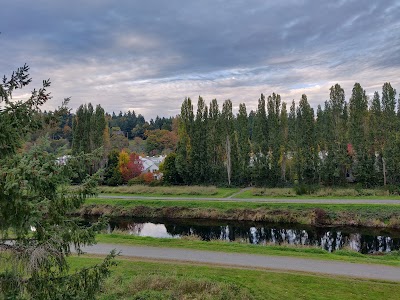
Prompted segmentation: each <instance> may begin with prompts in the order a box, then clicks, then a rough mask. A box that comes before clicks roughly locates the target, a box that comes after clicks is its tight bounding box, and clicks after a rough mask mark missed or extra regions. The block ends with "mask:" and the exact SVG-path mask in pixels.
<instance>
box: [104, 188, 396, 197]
mask: <svg viewBox="0 0 400 300" xmlns="http://www.w3.org/2000/svg"><path fill="white" fill-rule="evenodd" d="M98 190H99V193H102V194H114V195H132V196H153V197H157V196H158V197H215V198H226V197H229V196H231V195H233V194H235V198H242V199H244V198H319V199H320V198H327V199H400V196H398V195H390V193H389V191H388V190H385V189H361V188H329V187H322V188H319V189H316V190H315V191H313V192H312V193H311V194H305V195H297V194H296V191H295V189H293V188H255V187H253V188H249V189H245V190H242V191H241V189H240V188H220V187H215V186H154V187H151V186H147V185H132V186H115V187H111V186H100V187H99V188H98Z"/></svg>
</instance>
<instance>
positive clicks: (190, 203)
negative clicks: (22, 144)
mask: <svg viewBox="0 0 400 300" xmlns="http://www.w3.org/2000/svg"><path fill="white" fill-rule="evenodd" d="M85 204H104V205H113V206H120V207H132V206H140V205H145V206H149V207H176V206H179V207H187V208H215V209H222V210H229V209H236V208H245V209H257V208H269V207H271V208H276V209H294V210H303V209H311V208H316V207H320V208H324V209H329V210H332V211H335V210H343V209H346V210H351V211H361V210H376V209H379V210H385V211H393V209H397V210H400V205H399V204H342V203H340V204H334V203H265V202H246V201H243V202H241V201H238V200H231V201H209V200H207V201H202V200H163V199H160V200H153V199H149V200H147V199H107V198H96V197H93V198H89V199H87V200H86V201H85Z"/></svg>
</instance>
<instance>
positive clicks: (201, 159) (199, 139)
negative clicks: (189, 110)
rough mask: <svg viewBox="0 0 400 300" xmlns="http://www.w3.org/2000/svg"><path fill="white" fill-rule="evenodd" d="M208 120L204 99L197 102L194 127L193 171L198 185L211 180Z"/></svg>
mask: <svg viewBox="0 0 400 300" xmlns="http://www.w3.org/2000/svg"><path fill="white" fill-rule="evenodd" d="M207 119H208V109H207V106H206V105H205V102H204V100H203V98H202V97H200V96H199V100H198V102H197V113H196V119H195V121H194V127H193V142H192V154H191V155H192V162H193V166H192V170H193V178H194V181H195V182H196V183H204V182H205V181H208V180H209V172H208V170H209V166H208V164H207Z"/></svg>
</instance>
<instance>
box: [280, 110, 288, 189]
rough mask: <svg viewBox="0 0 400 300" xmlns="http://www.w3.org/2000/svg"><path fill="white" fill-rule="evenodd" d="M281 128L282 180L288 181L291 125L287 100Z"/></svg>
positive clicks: (281, 118) (281, 119)
mask: <svg viewBox="0 0 400 300" xmlns="http://www.w3.org/2000/svg"><path fill="white" fill-rule="evenodd" d="M280 130H281V137H282V143H281V145H280V149H279V156H280V158H279V163H280V166H281V180H282V182H283V183H286V181H287V177H286V167H287V160H288V150H289V127H288V113H287V110H286V102H282V109H281V115H280Z"/></svg>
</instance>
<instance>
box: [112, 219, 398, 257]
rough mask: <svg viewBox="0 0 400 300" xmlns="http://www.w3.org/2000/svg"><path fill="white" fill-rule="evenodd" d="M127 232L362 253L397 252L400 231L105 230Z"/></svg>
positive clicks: (119, 222)
mask: <svg viewBox="0 0 400 300" xmlns="http://www.w3.org/2000/svg"><path fill="white" fill-rule="evenodd" d="M115 229H118V230H123V231H127V232H128V233H129V234H132V235H137V236H149V237H157V238H181V237H183V236H195V237H198V238H200V239H202V240H205V241H210V240H225V241H228V242H233V241H236V242H241V243H250V244H261V245H281V244H291V245H309V246H315V247H319V248H322V249H325V250H327V251H329V252H332V251H335V250H338V249H343V248H346V249H353V250H355V251H358V252H361V253H374V252H390V251H394V250H399V249H400V231H399V230H383V229H371V228H363V227H313V226H305V225H304V226H298V225H293V224H276V223H274V224H269V223H259V222H230V221H204V220H165V219H164V220H160V219H136V218H113V219H111V220H110V224H109V227H108V231H109V232H112V231H113V230H115Z"/></svg>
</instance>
